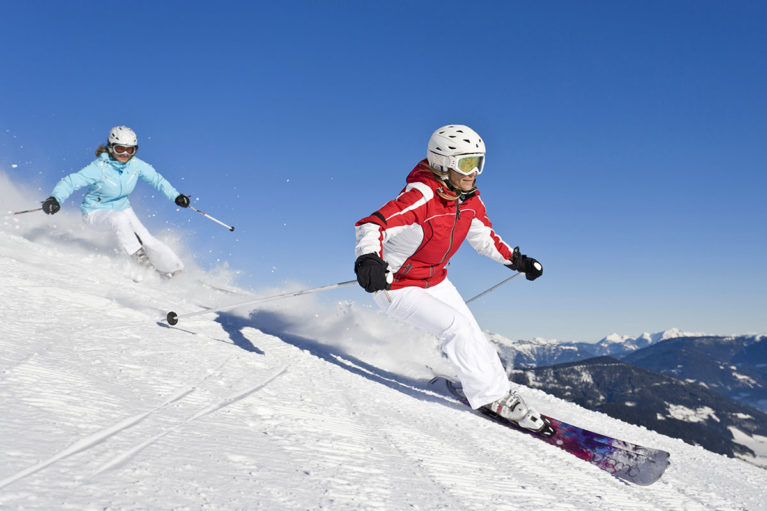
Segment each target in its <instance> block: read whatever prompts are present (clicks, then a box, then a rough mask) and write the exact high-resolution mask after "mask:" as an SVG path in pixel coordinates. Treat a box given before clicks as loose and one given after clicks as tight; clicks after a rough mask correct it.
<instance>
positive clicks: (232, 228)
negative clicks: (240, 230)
mask: <svg viewBox="0 0 767 511" xmlns="http://www.w3.org/2000/svg"><path fill="white" fill-rule="evenodd" d="M189 209H191V210H192V211H196V212H198V213H199V214H201V215H202V216H204V217H205V218H207V219H209V220H213V221H214V222H216V223H217V224H219V225H223V226H224V227H226V228H227V229H229V230H230V231H234V226H231V225H227V224H225V223H224V222H222V221H221V220H218V219H217V218H213V217H212V216H210V215H209V214H207V213H205V212H204V211H200V210H199V209H197V208H195V207H194V206H192V205H190V206H189Z"/></svg>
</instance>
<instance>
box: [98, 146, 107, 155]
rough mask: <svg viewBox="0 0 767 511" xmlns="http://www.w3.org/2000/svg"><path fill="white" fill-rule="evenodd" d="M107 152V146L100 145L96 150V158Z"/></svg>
mask: <svg viewBox="0 0 767 511" xmlns="http://www.w3.org/2000/svg"><path fill="white" fill-rule="evenodd" d="M108 152H109V149H107V146H105V145H104V144H101V145H100V146H99V147H98V148H97V149H96V156H101V155H102V154H104V153H108Z"/></svg>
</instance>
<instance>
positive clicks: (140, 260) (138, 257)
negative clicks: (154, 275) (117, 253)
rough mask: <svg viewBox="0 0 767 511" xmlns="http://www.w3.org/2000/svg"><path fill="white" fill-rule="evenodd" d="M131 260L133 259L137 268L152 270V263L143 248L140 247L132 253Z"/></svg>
mask: <svg viewBox="0 0 767 511" xmlns="http://www.w3.org/2000/svg"><path fill="white" fill-rule="evenodd" d="M131 259H133V260H134V261H135V262H136V263H137V264H138V265H139V266H143V267H144V268H154V266H153V265H152V262H151V261H150V260H149V256H148V255H146V252H145V251H144V247H141V248H140V249H138V250H136V251H135V252H133V253H132V254H131Z"/></svg>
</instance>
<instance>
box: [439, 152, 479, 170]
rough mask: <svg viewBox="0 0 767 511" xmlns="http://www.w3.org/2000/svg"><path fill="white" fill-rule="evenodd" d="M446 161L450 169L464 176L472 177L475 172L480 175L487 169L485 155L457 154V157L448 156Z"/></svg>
mask: <svg viewBox="0 0 767 511" xmlns="http://www.w3.org/2000/svg"><path fill="white" fill-rule="evenodd" d="M446 159H447V167H448V168H450V169H453V170H455V171H456V172H458V173H459V174H463V175H464V176H470V175H472V174H473V173H474V172H476V173H477V175H480V174H482V169H483V168H484V167H485V155H484V154H482V153H476V154H457V155H455V156H448V157H447V158H446Z"/></svg>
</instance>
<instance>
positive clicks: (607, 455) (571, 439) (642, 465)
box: [445, 380, 670, 486]
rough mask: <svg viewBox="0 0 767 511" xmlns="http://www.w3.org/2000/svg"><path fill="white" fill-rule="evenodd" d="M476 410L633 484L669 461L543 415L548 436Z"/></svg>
mask: <svg viewBox="0 0 767 511" xmlns="http://www.w3.org/2000/svg"><path fill="white" fill-rule="evenodd" d="M445 382H446V384H447V388H448V390H449V391H450V393H451V394H453V395H454V396H455V397H456V398H458V399H459V400H460V401H461V402H462V403H464V404H467V405H468V402H467V401H466V397H465V396H464V395H463V391H462V390H461V388H460V385H459V384H456V383H454V382H452V381H450V380H445ZM476 412H477V413H479V414H481V415H482V416H484V417H487V418H488V419H490V420H492V421H494V422H497V423H499V424H503V425H504V426H507V427H510V428H513V429H515V430H517V431H520V432H522V433H526V434H528V435H531V436H534V437H536V438H539V439H541V440H543V441H544V442H546V443H548V444H551V445H554V446H556V447H559V448H560V449H564V450H565V451H567V452H569V453H571V454H573V455H575V456H577V457H578V458H580V459H582V460H584V461H587V462H589V463H591V464H593V465H596V466H597V467H599V468H600V469H602V470H605V471H607V472H609V473H611V474H613V475H614V476H615V477H618V478H620V479H622V480H625V481H629V482H631V483H634V484H638V485H642V486H646V485H649V484H652V483H654V482H655V481H657V480H658V479H659V478H660V477H661V476H662V475H663V472H664V471H665V470H666V467H668V465H669V463H670V461H669V457H670V454H669V453H668V452H666V451H663V450H660V449H653V448H650V447H643V446H641V445H637V444H634V443H631V442H626V441H625V440H619V439H617V438H612V437H609V436H606V435H602V434H599V433H595V432H593V431H589V430H587V429H583V428H579V427H578V426H573V425H572V424H567V423H565V422H562V421H560V420H558V419H555V418H553V417H549V416H547V415H543V418H544V420H545V421H546V423H547V424H548V425H549V426H550V428H551V429H550V430H549V434H548V435H547V434H542V433H537V432H535V431H531V430H529V429H525V428H522V427H520V426H518V425H517V424H516V423H514V422H512V421H509V420H506V419H504V418H503V417H500V416H498V415H496V414H494V413H493V412H491V411H489V410H487V409H480V410H476ZM547 429H548V428H547ZM551 430H553V434H551Z"/></svg>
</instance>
